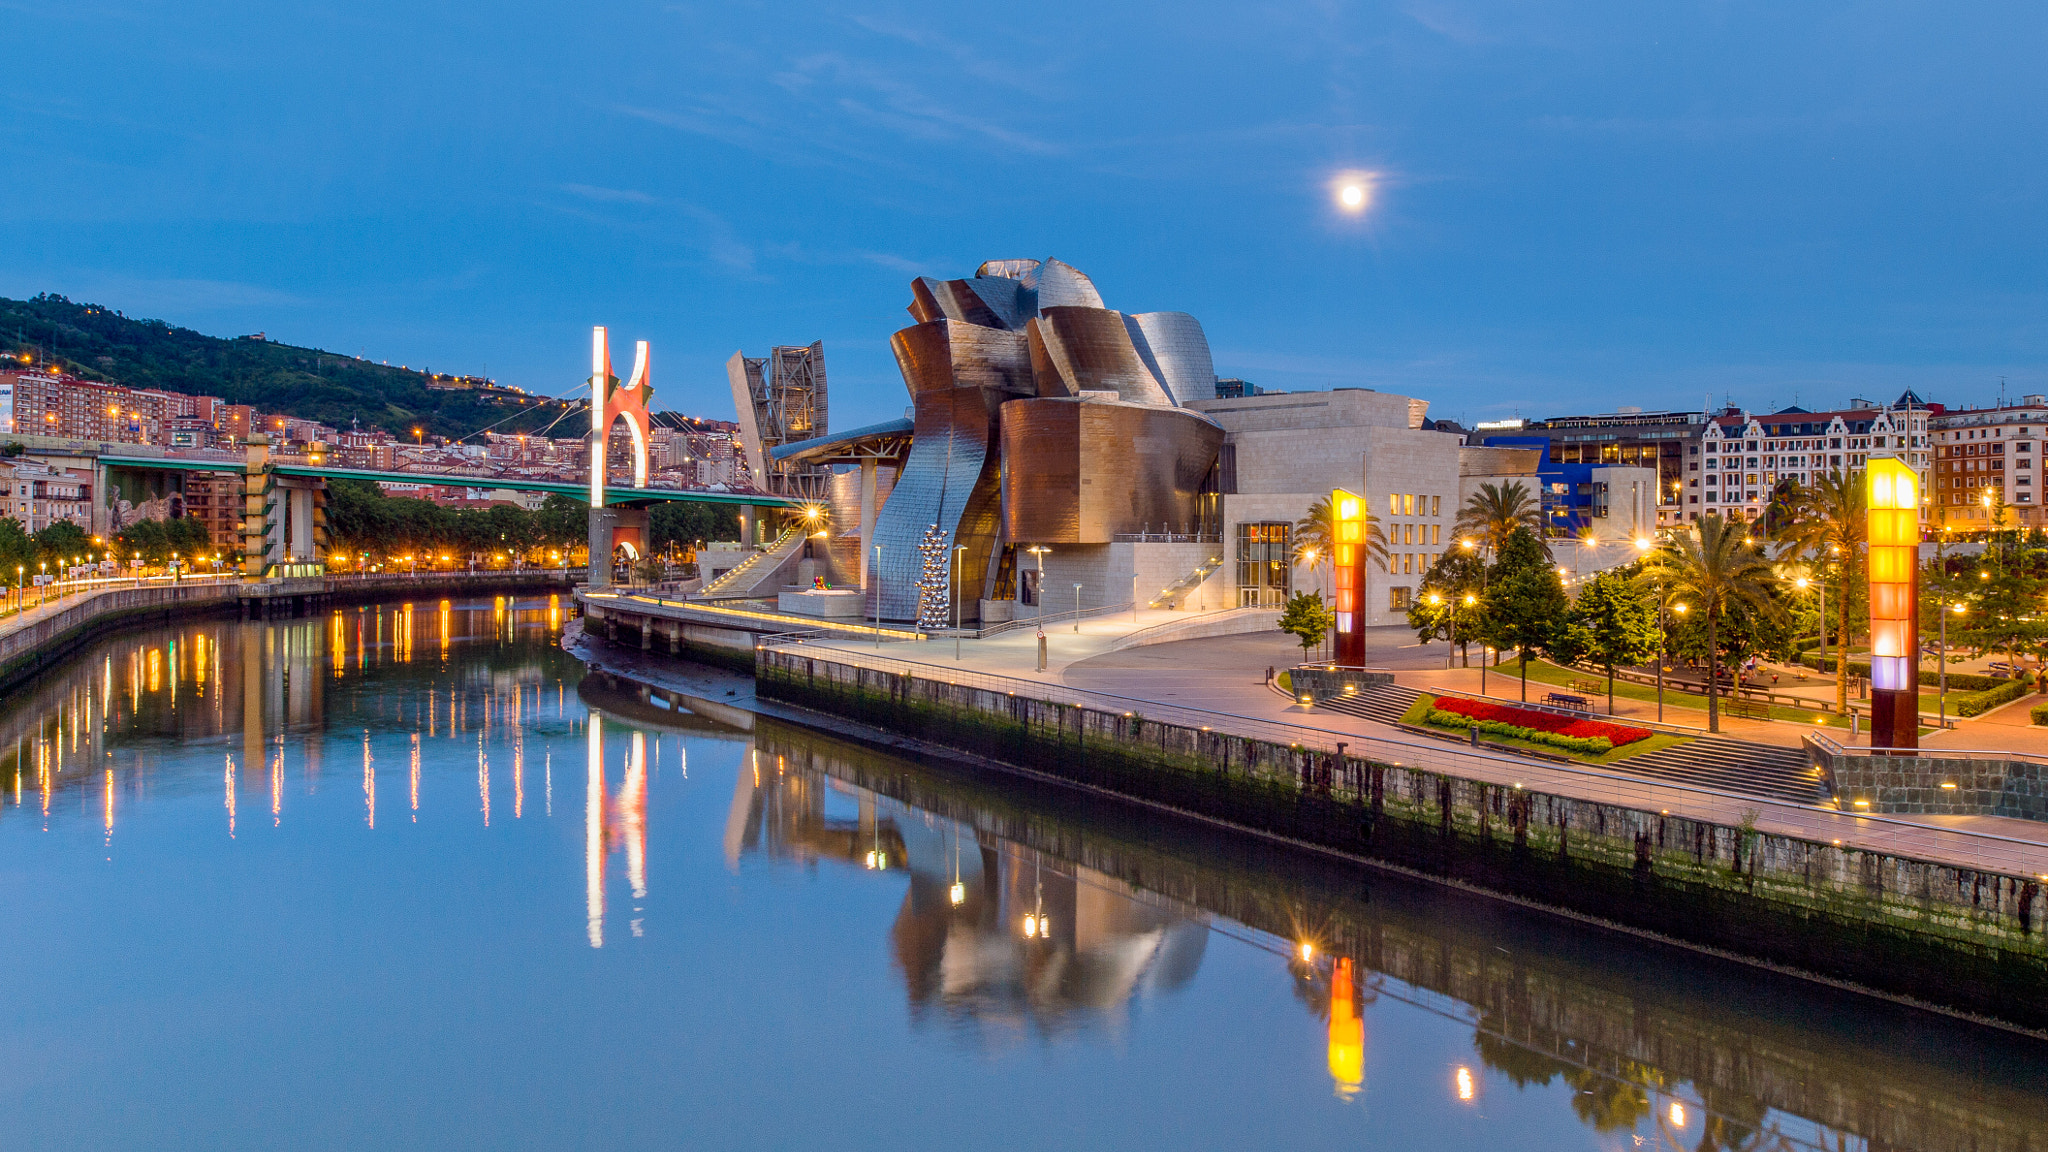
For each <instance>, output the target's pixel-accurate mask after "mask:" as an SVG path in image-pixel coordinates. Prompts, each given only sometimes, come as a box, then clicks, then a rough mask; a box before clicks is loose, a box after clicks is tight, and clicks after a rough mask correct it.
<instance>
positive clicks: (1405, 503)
mask: <svg viewBox="0 0 2048 1152" xmlns="http://www.w3.org/2000/svg"><path fill="white" fill-rule="evenodd" d="M1401 515H1403V516H1413V515H1415V494H1414V493H1413V492H1408V493H1404V494H1402V496H1401Z"/></svg>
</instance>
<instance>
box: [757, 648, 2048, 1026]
mask: <svg viewBox="0 0 2048 1152" xmlns="http://www.w3.org/2000/svg"><path fill="white" fill-rule="evenodd" d="M813 651H815V650H813ZM756 656H757V666H756V670H755V675H756V683H757V694H758V695H759V696H761V697H763V698H765V699H771V700H778V701H782V702H785V703H788V704H792V705H796V706H798V707H801V708H807V709H811V710H815V711H819V712H824V713H829V714H832V715H835V716H839V717H842V718H844V719H847V720H851V721H855V722H857V723H861V724H865V725H870V726H873V727H876V728H881V729H886V730H888V731H891V732H895V733H899V734H902V735H905V736H910V737H913V738H916V739H918V740H921V741H925V742H928V743H930V744H934V745H938V746H940V747H943V748H947V749H951V750H953V751H957V752H961V753H966V754H969V755H972V756H975V757H979V758H984V759H987V760H991V761H995V762H997V763H999V764H1004V765H1009V766H1012V767H1016V768H1021V769H1025V770H1027V771H1031V772H1034V773H1040V774H1043V775H1046V776H1051V777H1055V778H1059V779H1062V780H1065V781H1068V782H1070V783H1073V784H1077V785H1081V786H1084V787H1089V788H1096V789H1101V790H1103V791H1106V792H1109V793H1112V794H1115V795H1119V796H1123V797H1127V798H1130V799H1134V800H1138V801H1141V802H1145V803H1150V804H1155V805H1160V806H1164V807H1168V808H1172V809H1176V810H1179V811H1181V812H1184V813H1188V814H1190V815H1194V816H1197V817H1201V818H1204V819H1208V820H1212V821H1216V822H1220V823H1224V824H1228V825H1232V826H1235V827H1238V828H1240V829H1244V830H1248V831H1252V832H1256V833H1261V834H1265V835H1270V836H1275V837H1280V838H1284V839H1287V840H1291V841H1296V842H1300V843H1306V844H1310V845H1313V846H1316V847H1320V848H1326V849H1333V850H1336V851H1339V852H1342V853H1345V854H1348V855H1353V856H1358V857H1364V858H1366V859H1370V860H1375V861H1379V862H1382V863H1385V864H1389V865H1393V866H1396V867H1399V868H1402V869H1406V870H1409V871H1413V872H1417V873H1422V874H1427V875H1431V876H1434V877H1437V878H1440V879H1444V880H1449V881H1452V882H1455V883H1458V884H1462V885H1465V886H1468V887H1471V888H1475V889H1478V890H1483V891H1488V892H1493V893H1497V894H1501V895H1505V896H1509V897H1512V898H1516V899H1519V900H1523V901H1527V902H1531V903H1535V904H1539V905H1543V906H1546V907H1550V908H1554V909H1561V910H1564V911H1567V912H1571V913H1576V914H1579V915H1583V916H1587V917H1591V918H1594V919H1596V920H1599V921H1604V922H1608V923H1611V924H1614V925H1618V926H1621V927H1624V928H1627V929H1632V930H1637V931H1642V932H1648V933H1652V934H1655V935H1659V936H1663V937H1667V938H1670V939H1673V940H1678V941H1682V942H1686V943H1689V944H1693V945H1697V946H1704V947H1707V948H1711V949H1717V950H1722V951H1726V952H1730V953H1734V954H1736V955H1739V956H1742V957H1745V958H1748V959H1751V960H1757V961H1762V962H1764V963H1766V964H1771V965H1776V966H1780V967H1784V968H1787V969H1791V970H1795V971H1798V972H1802V973H1806V974H1810V975H1817V976H1820V977H1822V978H1826V979H1832V980H1836V981H1841V982H1847V983H1851V984H1854V985H1858V986H1861V987H1864V988H1867V989H1871V990H1874V991H1877V992H1880V993H1885V994H1889V995H1893V996H1898V997H1902V998H1906V999H1911V1000H1916V1001H1921V1002H1924V1003H1929V1004H1933V1005H1937V1006H1940V1007H1943V1008H1947V1009H1950V1010H1954V1011H1959V1012H1963V1013H1966V1014H1972V1015H1976V1016H1980V1017H1984V1018H1988V1019H1994V1020H1999V1021H2003V1022H2006V1023H2009V1024H2013V1025H2017V1026H2019V1027H2022V1028H2026V1029H2031V1030H2034V1031H2037V1032H2038V1031H2048V900H2044V899H2043V895H2044V885H2043V884H2042V883H2041V882H2040V878H2037V877H2032V876H2015V875H2005V874H2002V873H1999V872H1996V871H1990V870H1982V869H1971V868H1961V867H1955V866H1952V865H1948V864H1941V863H1935V862H1929V861H1923V860H1916V859H1911V858H1907V857H1903V856H1896V855H1889V854H1884V853H1880V852H1874V851H1867V850H1860V849H1855V848H1844V847H1836V846H1834V845H1831V844H1825V843H1819V842H1815V841H1810V840H1804V839H1799V838H1795V837H1790V836H1782V835H1774V834H1770V833H1765V832H1760V831H1758V830H1756V829H1755V828H1754V827H1751V826H1749V825H1748V824H1747V823H1745V824H1741V825H1727V824H1718V823H1714V822H1710V821H1704V820H1697V819H1691V818H1687V817H1681V816H1671V815H1665V814H1662V813H1660V812H1653V811H1648V810H1643V809H1636V808H1630V807H1626V806H1623V805H1618V804H1611V803H1605V802H1600V801H1594V800H1584V799H1576V798H1572V797H1566V796H1557V795H1552V794H1548V793H1544V792H1540V791H1537V790H1533V789H1523V788H1519V787H1512V786H1507V785H1500V784H1494V783H1490V782H1486V781H1481V780H1474V779H1468V778H1464V777H1460V776H1457V775H1455V774H1451V773H1447V772H1442V771H1435V770H1429V769H1423V768H1418V767H1414V766H1405V767H1404V766H1402V765H1398V764H1385V763H1378V762H1374V761H1370V760H1365V759H1361V758H1359V757H1355V756H1345V757H1342V758H1340V757H1338V756H1336V755H1333V754H1331V753H1328V752H1323V751H1320V750H1314V749H1307V748H1302V747H1300V746H1298V745H1287V744H1279V743H1275V742H1272V741H1267V740H1261V739H1257V738H1253V737H1248V736H1241V735H1236V734H1232V733H1225V732H1217V731H1210V730H1206V729H1199V728H1193V727H1188V726H1185V725H1179V724H1171V723H1162V722H1159V721H1155V720H1149V719H1147V718H1145V717H1143V716H1141V715H1133V714H1128V713H1117V712H1108V711H1102V710H1097V709H1093V708H1089V707H1085V706H1081V705H1076V704H1062V703H1055V702H1051V701H1044V700H1035V699H1029V698H1027V697H1023V696H1016V695H1011V694H1009V693H1007V692H1000V691H993V690H990V689H985V688H979V687H974V686H971V685H965V684H947V683H943V682H940V681H936V680H929V679H925V678H922V677H919V676H914V675H910V674H908V673H900V672H892V671H885V670H881V669H872V668H866V667H861V666H858V665H852V664H845V663H840V662H838V661H834V660H832V659H829V658H826V657H821V656H818V655H814V654H813V653H812V652H806V651H802V650H788V649H779V648H763V649H761V650H759V651H758V652H757V654H756Z"/></svg>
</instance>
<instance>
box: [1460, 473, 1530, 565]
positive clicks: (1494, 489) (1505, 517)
mask: <svg viewBox="0 0 2048 1152" xmlns="http://www.w3.org/2000/svg"><path fill="white" fill-rule="evenodd" d="M1517 528H1527V529H1528V530H1529V535H1531V536H1534V537H1535V538H1536V542H1537V543H1539V544H1541V545H1543V555H1544V556H1546V557H1547V556H1549V555H1550V544H1549V542H1548V541H1546V540H1545V539H1544V536H1543V528H1544V524H1543V504H1542V502H1541V501H1540V500H1538V499H1536V497H1534V496H1532V495H1530V494H1529V490H1528V489H1527V488H1525V487H1523V486H1522V482H1521V481H1519V480H1511V481H1509V482H1507V483H1506V484H1481V485H1480V486H1479V491H1477V492H1474V493H1473V494H1472V495H1471V497H1470V498H1469V499H1467V500H1466V501H1465V507H1464V508H1462V509H1460V510H1459V512H1458V522H1457V524H1456V525H1454V526H1453V527H1452V531H1454V532H1456V533H1457V534H1458V535H1460V536H1463V537H1465V538H1467V539H1477V540H1478V541H1479V543H1480V546H1481V547H1484V548H1485V549H1486V551H1487V553H1488V555H1492V556H1498V555H1500V545H1501V542H1502V541H1504V540H1506V539H1507V538H1508V537H1509V536H1512V535H1514V532H1515V529H1517Z"/></svg>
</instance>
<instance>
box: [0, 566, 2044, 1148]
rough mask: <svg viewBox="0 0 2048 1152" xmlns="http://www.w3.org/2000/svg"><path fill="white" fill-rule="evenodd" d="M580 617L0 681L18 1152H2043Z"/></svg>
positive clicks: (526, 606)
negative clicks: (789, 721) (797, 1150)
mask: <svg viewBox="0 0 2048 1152" xmlns="http://www.w3.org/2000/svg"><path fill="white" fill-rule="evenodd" d="M562 622H563V621H562V618H561V610H560V608H559V606H556V605H553V604H551V602H548V601H530V600H529V601H520V602H517V603H509V604H508V603H504V602H495V603H494V602H482V603H456V604H452V605H444V604H435V603H432V602H422V603H420V604H417V605H414V606H413V607H411V608H409V609H408V608H405V607H401V606H397V605H389V606H385V607H382V608H375V607H373V608H369V609H365V610H362V611H358V610H355V609H353V608H351V609H348V610H345V611H342V612H339V613H335V614H333V615H331V616H327V617H319V618H314V619H310V620H297V621H287V622H275V623H233V622H212V623H196V624H189V625H184V626H180V627H176V628H172V629H165V630H160V631H152V632H140V633H132V634H128V635H125V636H122V637H119V638H116V639H113V640H110V641H107V642H105V643H103V644H101V645H99V646H98V647H96V648H94V649H92V650H91V651H89V652H87V653H85V654H83V655H81V656H80V657H79V658H78V659H77V660H75V661H73V662H72V663H71V664H70V665H68V666H67V667H66V668H65V669H63V670H61V671H60V672H58V673H56V674H54V675H52V676H50V677H48V678H46V679H45V680H43V681H42V682H41V683H39V684H38V685H36V686H34V687H32V688H30V689H27V690H24V691H22V692H20V693H17V694H16V695H15V696H14V697H13V698H12V699H11V700H8V701H5V702H0V783H4V785H5V807H4V811H0V893H4V894H5V895H4V899H5V900H6V904H7V909H8V912H9V917H8V923H9V927H10V930H9V931H8V932H7V933H6V935H5V938H4V943H0V949H4V955H5V959H6V961H7V962H8V963H9V966H10V967H11V969H12V970H13V971H14V972H15V974H16V976H15V981H14V985H13V987H14V992H13V994H12V995H11V996H8V997H7V998H6V1005H5V1007H4V1008H0V1045H4V1055H5V1059H6V1065H7V1068H8V1070H9V1073H10V1074H9V1075H8V1076H7V1077H6V1079H5V1081H4V1085H5V1087H4V1089H0V1092H4V1100H5V1103H6V1105H7V1107H6V1117H7V1119H6V1124H5V1128H4V1129H0V1131H4V1132H5V1136H4V1141H5V1143H6V1145H7V1146H10V1147H38V1148H60V1147H61V1148H101V1147H137V1148H140V1147H150V1148H159V1147H210V1148H242V1147H292V1148H310V1147H422V1148H427V1147H430V1148H509V1147H519V1148H536V1147H542V1148H544V1147H606V1148H639V1147H675V1146H701V1147H719V1148H791V1147H823V1148H835V1149H861V1148H887V1149H903V1148H912V1147H917V1148H928V1147H941V1146H951V1147H961V1148H977V1147H1018V1148H1068V1147H1130V1148H1140V1147H1162V1146H1172V1147H1187V1148H1240V1147H1251V1146H1274V1145H1279V1146H1285V1147H1290V1148H1297V1147H1373V1148H1403V1149H1408V1148H1419V1149H1430V1148H1471V1147H1492V1148H1540V1149H1552V1148H1560V1149H1570V1148H1603V1149H1604V1148H1641V1147H1661V1148H1683V1149H1714V1148H1755V1149H1766V1148H1768V1149H1777V1148H1793V1149H1807V1148H1816V1149H1818V1148H1825V1149H1838V1150H1839V1149H1884V1148H1938V1149H1958V1150H1961V1149H2033V1148H2040V1147H2042V1146H2043V1145H2044V1143H2048V1097H2044V1090H2048V1089H2044V1080H2043V1073H2044V1071H2048V1061H2044V1059H2043V1053H2044V1050H2048V1048H2044V1046H2041V1045H2037V1044H2036V1043H2035V1042H2033V1041H2029V1040H2023V1039H2016V1038H2009V1037H2005V1036H2003V1035H2000V1034H1997V1033H1993V1032H1989V1031H1986V1030H1980V1029H1976V1028H1972V1027H1969V1026H1966V1025H1962V1024H1956V1023H1951V1022H1947V1021H1943V1020H1939V1019H1936V1018H1932V1017H1926V1016H1922V1015H1919V1014H1916V1013H1913V1012H1911V1011H1909V1010H1906V1009H1901V1008H1894V1007H1890V1006H1887V1005H1883V1004H1879V1003H1875V1002H1871V1001H1867V1000H1862V999H1859V998H1856V997H1852V996H1848V995H1843V994H1836V993H1832V992H1828V991H1825V990H1822V989H1817V988H1813V987H1810V986H1806V985H1803V984H1799V983H1796V982H1792V981H1786V980H1780V979H1777V978H1774V977H1769V976H1765V975H1762V974H1758V973H1753V972H1750V971H1747V970H1744V969H1741V968H1738V967H1734V966H1728V965H1722V964H1718V963H1714V962H1710V961H1707V960H1703V959H1700V958H1697V957H1693V956H1690V955H1687V954H1683V953H1676V952H1671V951H1666V950H1663V949H1659V948H1656V947H1653V946H1650V945H1645V944H1642V943H1639V942H1636V941H1632V940H1628V939H1623V938H1618V937H1613V936H1608V935H1605V934H1602V933H1599V932H1596V931H1594V930H1591V929H1585V928H1581V927H1578V926H1575V925H1571V924H1567V923H1563V922H1560V921H1557V920H1554V919H1550V918H1546V917H1540V916H1536V915H1534V914H1527V913H1521V912H1518V911H1515V910H1512V909H1506V908H1503V907H1500V906H1497V905H1494V904H1492V903H1489V902H1484V901H1475V900H1470V899H1466V898H1462V897H1458V896H1455V895H1453V894H1449V893H1446V892H1443V891H1439V890H1435V889H1433V888H1430V887H1428V886H1424V885H1418V884H1413V883H1410V882H1408V881H1405V880H1401V879H1398V878H1394V877H1388V876H1384V875H1380V874H1376V873H1371V872H1367V871H1363V870H1360V869H1357V868H1350V867H1340V866H1337V865H1333V864H1330V863H1327V862H1322V861H1318V860H1315V859H1308V858H1302V857H1297V856H1293V855H1289V854H1286V853H1283V852H1280V851H1278V850H1275V849H1272V848H1270V847H1264V846H1259V845H1255V844H1248V843H1245V842H1243V841H1239V840H1236V839H1233V838H1229V837H1222V836H1217V835H1214V834H1212V833H1208V832H1204V831H1202V830H1200V829H1185V828H1168V827H1162V826H1161V825H1160V822H1159V821H1158V820H1157V819H1156V818H1151V817H1147V816H1144V815H1142V814H1134V813H1131V812H1126V811H1122V810H1118V809H1115V808H1112V807H1109V806H1106V805H1104V804H1103V803H1101V802H1099V801H1094V802H1091V801H1086V800H1083V799H1079V798H1077V797H1074V796H1072V795H1068V794H1064V793H1060V792H1056V791H1049V790H1044V789H1036V788H1032V787H1029V786H1026V785H1020V784H1018V783H1016V782H1013V781H1007V780H1004V779H1001V778H996V777H976V776H975V775H974V774H972V773H967V772H962V771H958V770H946V769H942V768H935V767H928V766H919V765H915V764H911V763H907V762H905V761H901V760H895V759H891V758H888V757H884V756H880V755H876V754H873V753H870V752H866V751H862V750H860V749H857V748H854V747H851V746H847V745H843V744H839V743H836V742H833V741H831V740H828V739H825V738H822V737H818V736H814V735H811V734H809V733H806V732H804V731H802V730H799V729H795V728H790V727H787V726H783V725H777V724H773V723H772V722H762V723H760V724H758V725H753V726H743V727H741V726H728V725H727V724H726V723H721V722H720V721H721V720H736V721H739V722H740V723H741V724H742V725H746V724H748V722H749V718H748V717H746V716H745V715H744V714H729V713H726V712H724V711H723V710H722V709H717V708H700V709H699V710H698V711H697V712H691V711H689V710H686V709H678V708H676V707H674V706H672V704H671V702H669V701H667V700H664V699H650V698H648V697H647V696H646V695H645V694H643V693H638V692H636V691H635V690H633V689H632V688H631V687H630V686H627V685H622V684H618V683H614V682H612V681H609V680H607V679H605V678H602V677H596V676H593V677H588V678H586V677H585V675H584V673H583V668H582V665H581V664H579V663H577V662H576V661H575V660H574V659H572V658H570V657H569V656H567V655H566V654H564V653H563V652H562V651H561V650H560V649H559V648H558V647H557V646H556V643H555V641H556V639H557V636H558V634H559V630H560V628H561V625H562ZM704 713H711V714H712V715H708V716H707V715H704ZM1304 945H1306V948H1304Z"/></svg>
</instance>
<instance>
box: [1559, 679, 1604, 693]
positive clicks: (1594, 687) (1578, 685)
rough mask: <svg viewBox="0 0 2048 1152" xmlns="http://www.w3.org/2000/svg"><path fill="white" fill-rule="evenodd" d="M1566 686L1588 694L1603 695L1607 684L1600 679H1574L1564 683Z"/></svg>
mask: <svg viewBox="0 0 2048 1152" xmlns="http://www.w3.org/2000/svg"><path fill="white" fill-rule="evenodd" d="M1566 687H1568V688H1570V689H1571V690H1572V691H1574V692H1583V693H1585V694H1586V695H1588V696H1605V695H1606V694H1607V684H1606V682H1604V681H1601V680H1574V681H1572V682H1571V683H1570V684H1568V685H1566Z"/></svg>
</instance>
